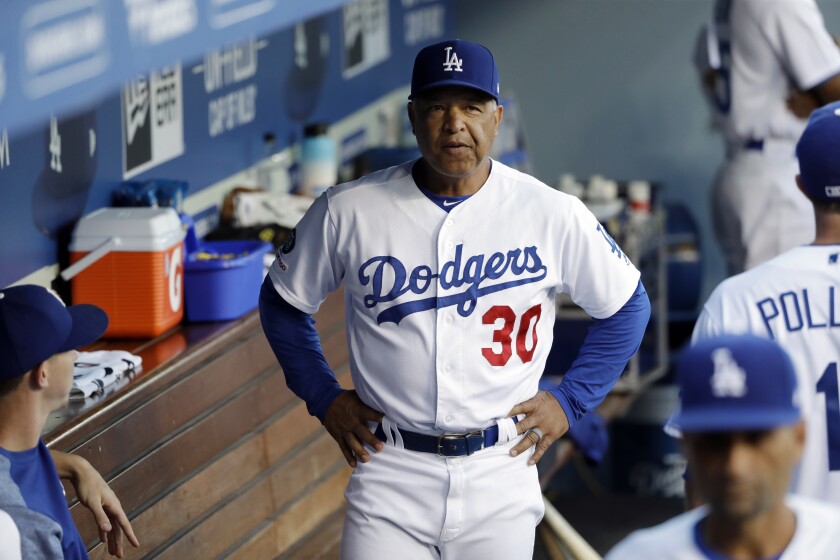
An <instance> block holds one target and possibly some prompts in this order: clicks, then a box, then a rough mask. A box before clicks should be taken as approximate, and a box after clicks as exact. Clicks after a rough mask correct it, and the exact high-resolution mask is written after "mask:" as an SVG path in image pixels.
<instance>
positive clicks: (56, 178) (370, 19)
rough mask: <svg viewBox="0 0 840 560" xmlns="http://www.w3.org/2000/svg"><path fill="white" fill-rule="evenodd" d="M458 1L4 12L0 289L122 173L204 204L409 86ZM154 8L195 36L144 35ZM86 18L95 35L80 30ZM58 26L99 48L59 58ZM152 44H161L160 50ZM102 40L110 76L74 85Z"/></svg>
mask: <svg viewBox="0 0 840 560" xmlns="http://www.w3.org/2000/svg"><path fill="white" fill-rule="evenodd" d="M453 3H454V2H453V1H452V0H397V1H388V0H357V1H355V2H349V3H348V2H346V1H345V2H339V1H337V0H331V1H321V2H312V1H309V2H303V1H297V0H295V1H291V2H289V1H284V2H279V1H278V2H274V1H273V0H271V1H269V0H264V1H253V0H240V1H237V2H219V1H217V0H205V1H199V0H177V1H176V0H135V1H133V2H123V3H115V2H106V1H105V0H102V1H101V2H99V1H95V0H66V1H65V0H49V1H42V2H23V1H20V2H14V3H12V4H11V6H5V7H4V9H5V10H6V15H7V16H11V17H4V18H0V21H2V23H0V69H2V71H0V76H2V80H0V84H2V88H1V89H0V286H6V285H8V284H10V283H13V282H16V281H19V280H20V279H21V278H23V277H25V276H27V275H29V274H32V273H33V272H35V271H37V270H39V269H41V268H43V267H45V266H50V265H53V264H55V263H56V262H57V260H58V254H59V250H60V249H61V247H62V245H63V244H65V243H66V241H67V239H68V238H69V232H70V231H71V230H72V226H73V224H75V222H76V221H77V220H78V218H79V217H81V216H82V215H84V214H86V213H89V212H91V211H93V210H95V209H97V208H100V207H102V206H107V205H109V204H110V201H111V193H112V191H113V189H114V188H115V187H116V186H117V185H118V184H119V183H120V182H121V181H123V180H125V179H132V180H141V181H142V180H144V179H151V178H171V179H182V180H186V181H187V182H188V183H189V193H190V194H195V193H197V192H198V191H200V190H202V189H205V188H207V187H209V186H211V185H213V184H214V183H217V182H218V181H220V180H222V179H225V178H227V177H229V176H231V175H233V174H235V173H237V172H239V171H241V170H243V169H245V168H248V167H250V166H251V165H253V164H254V163H255V162H257V161H258V160H260V159H261V158H263V157H264V155H265V154H264V143H263V136H264V135H265V134H266V133H272V134H274V135H275V137H276V139H277V145H276V148H277V149H283V148H285V147H288V146H291V145H293V144H295V143H296V142H298V141H299V140H300V138H301V136H302V131H303V126H304V124H305V123H307V122H313V121H320V122H326V123H328V124H331V123H335V122H337V121H339V120H340V119H342V118H344V117H346V116H348V115H351V114H353V113H354V112H357V111H359V110H360V109H362V108H364V107H366V106H368V105H370V104H371V103H373V102H375V101H376V100H378V99H380V98H381V97H383V96H384V95H386V94H388V93H390V92H393V91H394V90H396V89H398V88H401V87H403V86H405V85H406V84H407V83H408V82H409V81H410V73H411V64H412V61H413V59H414V55H415V53H416V52H417V50H419V48H421V47H422V46H424V45H426V44H429V43H432V42H435V41H436V40H440V39H441V38H442V37H445V36H448V35H449V34H450V33H451V22H450V20H451V17H450V12H451V11H452V4H453ZM143 5H145V6H147V7H148V8H150V9H151V8H154V7H155V6H158V7H159V8H161V9H162V8H165V7H167V6H169V7H170V8H172V9H174V8H177V7H180V8H181V9H187V8H188V9H187V11H186V12H183V11H181V12H177V11H176V14H180V15H179V16H178V17H182V18H185V19H183V20H182V21H181V22H180V24H179V25H181V29H182V31H183V29H184V26H188V25H190V22H193V24H192V25H193V27H191V28H189V29H188V32H186V31H183V33H182V35H180V36H178V35H175V36H174V37H173V36H172V34H174V33H175V32H176V31H177V30H175V31H173V30H169V31H167V32H166V33H169V36H168V37H169V38H168V39H166V40H160V36H161V35H163V36H165V37H166V34H165V33H163V31H161V32H155V31H154V30H153V29H151V28H149V27H148V25H149V24H148V22H147V23H146V24H144V25H146V27H143V26H141V25H140V24H139V23H136V22H135V24H134V25H135V27H132V24H131V21H132V20H131V16H132V13H131V8H130V7H129V6H134V7H137V6H143ZM221 6H228V7H229V8H230V9H232V8H233V7H235V6H238V7H239V8H243V9H244V8H246V7H248V6H251V7H252V8H263V9H266V11H264V12H262V13H257V15H256V16H253V17H251V19H250V20H247V22H248V23H249V25H244V24H241V25H240V26H239V27H236V26H234V25H231V26H229V27H228V28H224V29H219V28H214V27H213V24H212V21H217V22H218V21H219V20H218V17H219V14H220V12H219V10H221V9H222V8H221ZM281 6H282V7H281ZM35 8H38V9H35ZM62 8H63V11H62ZM33 10H35V16H33V15H32V14H33ZM74 10H75V11H74ZM97 10H99V11H97ZM190 10H193V11H194V12H193V11H190ZM56 13H58V15H57V16H56ZM143 13H145V14H146V15H147V16H148V17H152V16H153V15H154V14H155V13H156V12H154V10H152V11H148V12H143ZM185 13H186V16H185V15H184V14H185ZM237 13H240V14H245V13H254V12H237ZM68 14H69V15H68ZM79 14H81V15H79ZM150 14H151V15H150ZM133 15H134V16H136V17H139V16H138V12H135V13H134V14H133ZM141 15H142V13H141ZM49 17H53V18H54V19H55V18H57V19H55V21H53V20H50V19H49ZM73 17H80V18H83V20H84V21H83V23H79V22H75V24H78V25H88V26H93V27H72V26H71V27H67V26H68V25H70V24H69V23H67V22H68V21H71V20H72V18H73ZM214 17H215V18H216V19H214ZM62 18H64V19H62ZM68 18H69V19H68ZM97 18H100V19H97ZM97 21H99V22H100V23H97ZM155 21H158V20H155ZM160 21H165V20H160ZM33 22H35V23H33ZM51 22H52V23H53V24H54V25H55V26H56V27H55V29H52V30H51V32H52V34H53V35H54V36H56V37H60V33H67V32H69V31H68V30H69V29H76V30H77V31H78V30H81V32H85V33H88V34H91V35H92V37H93V38H92V39H91V38H88V39H87V40H85V41H83V40H82V39H84V37H80V38H79V41H81V42H82V43H84V44H83V45H81V46H79V47H78V48H77V49H76V51H78V52H76V51H74V52H72V53H70V55H62V54H61V53H53V54H50V53H49V52H45V51H44V48H45V47H44V46H43V44H40V43H38V37H40V39H41V40H43V39H44V37H45V36H46V35H44V33H41V34H40V35H38V34H36V33H33V32H32V30H33V29H35V30H36V31H39V32H42V31H44V29H47V26H48V25H50V24H51ZM56 22H57V23H56ZM84 22H86V23H84ZM36 23H37V25H36ZM71 23H72V21H71ZM177 23H178V22H170V24H171V25H173V26H175V27H177V25H176V24H177ZM240 23H241V22H240ZM97 25H103V26H104V27H103V28H102V29H101V30H100V29H97V27H96V26H97ZM268 25H273V26H274V27H273V30H272V31H270V32H269V31H267V30H266V29H265V28H266V26H268ZM39 26H40V27H39ZM62 26H64V27H62ZM137 26H140V27H139V29H141V31H142V33H140V32H138V31H137V29H138V27H137ZM234 28H235V32H233V31H231V29H234ZM138 33H140V34H139V35H138ZM103 34H104V38H103ZM33 37H35V38H33ZM154 37H157V39H156V40H159V42H158V43H154V44H150V43H149V41H152V39H151V38H154ZM97 40H100V41H102V45H100V46H101V47H102V49H103V52H105V55H103V56H104V58H105V60H106V62H105V63H106V64H107V66H106V71H104V72H98V73H96V74H94V75H91V76H89V77H87V78H85V76H83V75H82V76H75V77H74V78H73V79H69V78H67V73H68V72H83V71H84V69H85V68H92V67H96V64H95V63H90V61H91V60H94V61H95V60H99V59H98V58H97V55H96V54H95V53H94V54H91V52H93V51H89V50H85V49H86V48H88V47H89V46H90V45H89V44H88V43H90V42H91V41H93V42H95V41H97ZM33 45H34V46H33ZM56 45H58V47H62V48H65V49H66V48H68V46H67V44H64V43H62V42H61V41H58V42H56ZM58 47H56V48H58ZM165 47H166V48H165ZM39 49H40V50H39ZM85 53H87V54H85ZM71 55H72V56H71ZM33 57H34V58H35V61H34V62H33V60H31V59H32V58H33ZM38 57H42V58H43V60H42V59H39V58H38ZM62 57H63V58H62ZM85 57H88V58H85ZM65 59H66V60H65ZM56 60H59V61H62V60H63V61H64V62H63V63H62V64H64V66H62V67H61V68H59V70H66V71H67V72H65V73H64V74H61V73H60V72H59V73H58V74H56V75H59V74H61V75H62V76H63V79H65V80H69V81H68V83H67V84H66V85H65V86H64V89H58V90H55V91H47V90H43V89H38V88H44V87H48V86H49V87H56V86H55V82H51V81H49V80H44V79H41V78H44V76H45V75H46V77H47V78H49V77H50V76H49V72H52V71H53V70H54V69H51V67H50V64H53V65H54V64H56V62H55V61H56ZM79 60H81V63H79ZM39 61H40V62H39ZM85 63H89V64H85ZM102 63H103V62H101V61H100V64H102ZM27 64H29V65H30V66H32V65H34V66H33V67H34V68H35V69H36V70H37V69H40V70H41V72H42V73H41V74H38V73H37V72H34V70H33V71H30V70H32V69H29V70H27V69H26V68H25V67H26V65H27ZM45 69H46V70H45ZM33 72H34V73H33ZM56 72H58V71H57V70H56ZM33 80H34V83H35V85H34V86H33ZM45 84H46V85H45ZM50 84H52V85H50ZM59 85H61V84H60V83H59ZM33 88H35V89H34V90H33ZM33 91H35V92H36V93H37V92H39V91H40V92H41V95H40V97H38V96H35V97H33V95H34V94H33ZM44 91H47V92H46V93H44ZM362 133H363V131H362ZM355 134H358V133H355ZM348 140H352V139H348ZM362 144H363V142H362Z"/></svg>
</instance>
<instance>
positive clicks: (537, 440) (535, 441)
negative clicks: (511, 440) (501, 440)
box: [508, 391, 569, 465]
mask: <svg viewBox="0 0 840 560" xmlns="http://www.w3.org/2000/svg"><path fill="white" fill-rule="evenodd" d="M517 414H524V415H525V419H524V420H522V421H521V422H518V423H517V424H516V433H518V434H525V437H524V438H522V441H520V442H519V443H517V444H516V445H515V446H514V448H513V449H511V450H510V454H511V455H512V456H514V457H515V456H517V455H519V454H520V453H522V452H523V451H526V450H527V449H528V448H530V447H532V446H534V445H536V449H535V450H534V455H533V456H532V457H531V458H530V459H529V460H528V463H529V464H531V465H535V464H537V462H538V461H539V460H540V459H541V458H542V456H543V454H545V452H546V451H548V448H549V447H551V444H552V443H554V442H555V441H556V440H558V439H560V437H562V436H563V434H565V433H566V432H567V431H568V430H569V419H568V418H567V417H566V413H565V412H564V411H563V407H562V406H560V403H559V402H557V399H555V398H554V396H553V395H552V394H551V393H549V392H548V391H540V392H538V393H537V394H536V395H534V398H532V399H528V400H527V401H525V402H521V403H519V404H518V405H516V406H514V407H513V409H511V411H510V413H509V414H508V416H516V415H517Z"/></svg>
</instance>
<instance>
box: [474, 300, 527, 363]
mask: <svg viewBox="0 0 840 560" xmlns="http://www.w3.org/2000/svg"><path fill="white" fill-rule="evenodd" d="M540 315H542V306H540V305H539V304H537V305H535V306H533V307H531V308H530V309H528V310H527V311H525V312H524V313H522V315H521V316H519V317H517V316H516V313H515V312H514V311H513V309H511V308H510V307H509V306H507V305H494V306H493V307H491V308H490V309H488V310H487V312H486V313H485V314H484V315H483V316H482V317H481V322H482V323H483V324H485V325H499V324H501V326H499V327H498V328H497V329H496V330H494V331H493V343H494V344H493V346H492V347H484V348H482V349H481V354H482V355H483V356H484V359H486V360H487V362H488V363H489V364H490V365H491V366H499V367H501V366H504V365H505V364H507V363H508V361H509V360H510V358H511V356H512V355H513V348H514V340H515V341H516V355H517V356H518V357H519V359H520V360H522V363H523V364H527V363H528V362H530V361H531V360H532V359H533V358H534V351H535V350H536V349H537V342H538V340H537V323H539V321H540ZM514 330H515V331H516V335H515V336H514ZM529 339H530V340H529ZM529 342H530V344H529Z"/></svg>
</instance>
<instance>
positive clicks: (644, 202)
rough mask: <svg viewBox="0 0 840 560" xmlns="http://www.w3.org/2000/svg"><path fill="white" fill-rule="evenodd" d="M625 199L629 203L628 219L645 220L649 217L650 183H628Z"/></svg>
mask: <svg viewBox="0 0 840 560" xmlns="http://www.w3.org/2000/svg"><path fill="white" fill-rule="evenodd" d="M627 198H628V199H629V201H630V217H631V218H633V219H636V220H645V219H647V218H648V217H649V216H650V183H648V182H647V181H630V183H629V184H628V185H627Z"/></svg>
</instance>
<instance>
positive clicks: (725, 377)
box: [709, 348, 747, 397]
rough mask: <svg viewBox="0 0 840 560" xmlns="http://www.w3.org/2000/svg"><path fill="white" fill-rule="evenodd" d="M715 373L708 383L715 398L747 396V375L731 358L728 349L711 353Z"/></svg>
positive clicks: (719, 349)
mask: <svg viewBox="0 0 840 560" xmlns="http://www.w3.org/2000/svg"><path fill="white" fill-rule="evenodd" d="M712 361H713V362H714V364H715V371H714V372H713V373H712V378H711V379H710V380H709V382H710V383H711V384H712V394H713V395H714V396H716V397H743V396H744V395H746V394H747V374H746V373H745V372H744V370H743V369H742V368H741V367H740V366H739V365H738V363H737V362H736V361H735V358H733V357H732V352H730V351H729V348H718V349H716V350H714V351H713V352H712Z"/></svg>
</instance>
